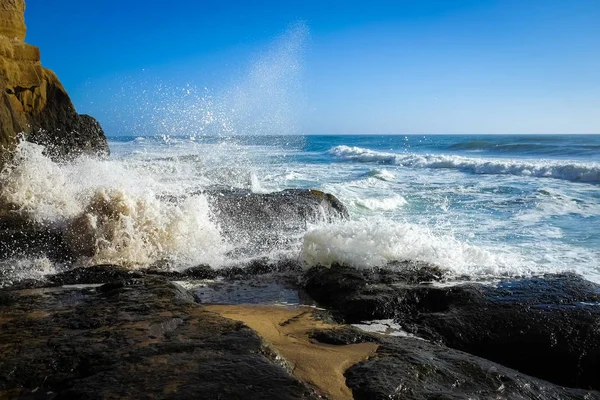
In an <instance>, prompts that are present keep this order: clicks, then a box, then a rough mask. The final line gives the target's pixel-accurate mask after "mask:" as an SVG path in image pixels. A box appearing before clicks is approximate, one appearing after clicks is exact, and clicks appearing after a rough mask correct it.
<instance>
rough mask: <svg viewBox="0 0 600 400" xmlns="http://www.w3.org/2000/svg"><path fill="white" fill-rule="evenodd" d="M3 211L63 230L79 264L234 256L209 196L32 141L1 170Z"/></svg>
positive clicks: (186, 262) (181, 261)
mask: <svg viewBox="0 0 600 400" xmlns="http://www.w3.org/2000/svg"><path fill="white" fill-rule="evenodd" d="M177 186H180V185H177ZM0 209H1V210H2V212H4V213H10V214H12V215H13V216H17V217H20V218H22V219H23V220H24V221H25V222H28V223H29V222H31V223H35V224H40V225H46V226H53V227H54V228H55V229H57V230H59V231H60V232H62V234H63V235H64V240H65V242H66V245H67V246H68V249H69V251H70V253H71V256H72V257H74V258H76V259H77V260H78V264H80V265H93V264H99V263H113V264H119V265H123V266H127V267H130V268H136V267H138V266H143V265H149V264H152V263H154V262H157V261H162V260H166V259H169V260H174V261H175V262H176V264H177V265H193V264H197V263H201V262H211V263H212V264H213V265H215V264H216V265H218V264H219V260H220V257H221V255H222V254H224V252H225V251H227V245H226V243H225V242H224V240H223V238H222V237H221V234H220V231H219V227H218V226H217V225H216V223H215V222H214V221H213V218H212V215H211V211H210V207H209V205H208V202H207V200H206V198H205V196H203V195H201V194H197V195H193V196H186V195H185V193H182V192H181V191H178V190H177V187H176V186H169V185H168V183H164V182H161V181H159V180H158V179H157V178H156V177H155V176H154V174H152V173H147V174H145V175H143V174H141V173H140V172H139V171H135V170H132V169H130V168H128V167H127V166H126V164H124V163H121V162H118V161H101V160H96V159H92V158H85V157H83V158H80V159H78V160H76V161H75V162H73V163H71V164H58V163H55V162H54V161H52V160H51V159H49V158H48V157H46V156H45V155H44V147H43V146H39V145H36V144H33V143H29V142H21V143H20V144H19V145H18V147H17V150H16V156H15V161H14V163H13V164H12V165H10V166H8V167H6V168H4V169H3V170H2V172H1V173H0Z"/></svg>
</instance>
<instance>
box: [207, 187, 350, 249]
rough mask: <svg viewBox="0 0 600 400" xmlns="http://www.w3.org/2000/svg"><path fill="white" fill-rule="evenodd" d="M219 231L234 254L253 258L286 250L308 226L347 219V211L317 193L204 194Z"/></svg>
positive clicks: (212, 191) (330, 197) (237, 191)
mask: <svg viewBox="0 0 600 400" xmlns="http://www.w3.org/2000/svg"><path fill="white" fill-rule="evenodd" d="M205 193H206V194H207V195H208V197H209V201H210V204H211V208H212V210H213V213H214V214H215V215H216V218H217V220H218V221H219V223H220V226H221V229H222V231H223V233H224V235H225V236H226V237H228V238H229V240H230V241H231V242H232V243H236V244H239V246H238V248H237V249H236V253H239V254H244V255H252V254H256V253H260V252H264V251H268V250H271V249H278V248H286V247H289V246H290V245H294V244H295V243H296V241H295V240H294V239H290V237H293V236H294V235H298V234H299V233H301V232H303V231H305V230H306V227H307V224H310V223H316V222H333V221H336V220H339V219H344V218H347V217H348V211H347V209H346V207H345V206H344V205H343V204H342V203H341V202H340V201H339V200H338V199H337V198H336V197H335V196H333V195H331V194H328V193H323V192H321V191H318V190H302V189H288V190H283V191H281V192H276V193H268V194H258V193H252V192H250V191H248V190H242V189H217V188H213V189H209V190H207V191H206V192H205Z"/></svg>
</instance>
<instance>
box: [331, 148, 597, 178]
mask: <svg viewBox="0 0 600 400" xmlns="http://www.w3.org/2000/svg"><path fill="white" fill-rule="evenodd" d="M329 153H330V154H331V155H333V156H335V157H337V158H340V159H343V160H351V161H357V162H367V163H383V164H393V165H398V166H402V167H410V168H445V169H456V170H459V171H466V172H470V173H473V174H501V175H503V174H507V175H522V176H532V177H539V178H555V179H563V180H568V181H576V182H587V183H600V163H598V162H592V163H580V162H570V161H556V160H552V161H550V160H547V161H544V160H515V159H506V160H504V159H491V158H468V157H462V156H457V155H437V154H396V153H387V152H380V151H374V150H370V149H366V148H362V147H356V146H345V145H342V146H336V147H333V148H331V149H330V150H329Z"/></svg>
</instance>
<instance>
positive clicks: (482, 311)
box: [305, 266, 600, 390]
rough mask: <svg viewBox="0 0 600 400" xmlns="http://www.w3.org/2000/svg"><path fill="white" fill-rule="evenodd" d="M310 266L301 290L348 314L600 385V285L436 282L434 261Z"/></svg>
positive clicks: (556, 378) (553, 378)
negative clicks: (409, 265) (411, 274)
mask: <svg viewBox="0 0 600 400" xmlns="http://www.w3.org/2000/svg"><path fill="white" fill-rule="evenodd" d="M428 270H429V271H433V273H432V275H431V277H432V278H434V279H429V280H425V281H421V282H418V281H419V279H417V280H416V281H417V282H415V280H412V281H411V280H410V279H407V277H406V271H403V272H397V271H386V270H381V269H372V270H356V269H353V268H347V267H343V266H334V267H332V268H330V269H326V268H315V269H313V270H311V271H309V272H308V273H307V274H306V275H307V278H306V279H307V280H306V285H305V290H306V292H307V293H308V294H309V295H310V296H312V297H313V298H314V299H315V300H316V301H317V302H318V303H319V304H321V305H322V306H326V307H328V308H330V309H331V310H332V312H333V313H334V315H337V317H338V318H340V319H342V320H344V321H345V322H350V323H352V322H359V321H363V320H372V319H386V318H393V319H395V321H396V322H398V323H399V324H400V325H401V326H402V328H403V329H404V330H405V331H407V332H409V333H411V334H414V335H416V336H418V337H420V338H423V339H426V340H429V341H431V342H432V343H437V344H439V345H444V346H447V347H450V348H453V349H457V350H461V351H464V352H467V353H470V354H473V355H475V356H479V357H482V358H485V359H488V360H491V361H495V362H497V363H499V364H502V365H504V366H507V367H510V368H514V369H516V370H518V371H520V372H522V373H525V374H528V375H531V376H535V377H537V378H540V379H544V380H547V381H549V382H552V383H555V384H558V385H561V386H568V387H577V388H582V389H595V390H598V389H600V380H598V376H599V375H598V374H599V373H600V329H599V327H600V286H598V285H596V284H593V283H591V282H588V281H586V280H585V279H583V278H581V277H579V276H577V275H574V274H554V275H546V276H543V277H529V278H513V279H507V280H505V281H502V282H500V283H499V284H497V285H483V284H477V283H468V284H459V285H436V284H435V283H432V282H434V281H435V273H434V272H435V268H430V269H428V268H427V267H425V266H421V267H420V268H417V269H415V270H414V271H415V274H416V275H417V276H419V275H421V276H423V274H425V275H426V272H427V271H428Z"/></svg>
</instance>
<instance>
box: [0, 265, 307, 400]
mask: <svg viewBox="0 0 600 400" xmlns="http://www.w3.org/2000/svg"><path fill="white" fill-rule="evenodd" d="M11 295H13V296H16V300H15V301H13V302H11V304H5V302H0V343H2V357H0V398H38V397H39V398H86V399H94V398H98V399H100V398H173V399H175V398H177V399H188V398H189V399H191V398H206V399H209V398H210V399H218V398H222V399H247V398H264V399H309V398H316V396H315V395H314V393H313V391H312V390H311V389H309V388H308V387H306V386H305V385H303V384H302V383H300V382H299V381H297V380H296V379H295V378H293V377H292V376H291V375H290V374H289V373H288V372H287V371H286V369H285V368H283V367H282V366H281V361H280V360H275V358H274V352H273V351H272V350H271V349H270V348H269V347H268V346H267V345H265V343H264V342H262V340H261V339H260V338H259V337H258V336H257V335H256V334H255V333H254V332H253V331H251V330H250V329H249V328H247V327H246V326H244V325H243V324H241V323H239V322H234V321H231V320H228V319H225V318H222V317H220V316H218V315H217V314H214V313H210V312H207V311H204V310H203V309H202V308H201V307H200V306H198V305H196V304H194V303H193V302H192V300H191V297H190V295H189V293H187V292H186V291H184V290H183V289H181V288H178V287H177V286H175V285H173V284H170V283H168V282H166V281H165V280H164V279H163V278H157V277H145V278H143V279H122V280H119V279H116V280H115V281H114V282H111V283H110V284H109V285H105V286H102V287H100V288H98V289H94V288H89V289H77V290H65V289H60V288H50V289H43V290H28V291H15V292H12V293H11ZM3 296H4V295H3Z"/></svg>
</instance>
